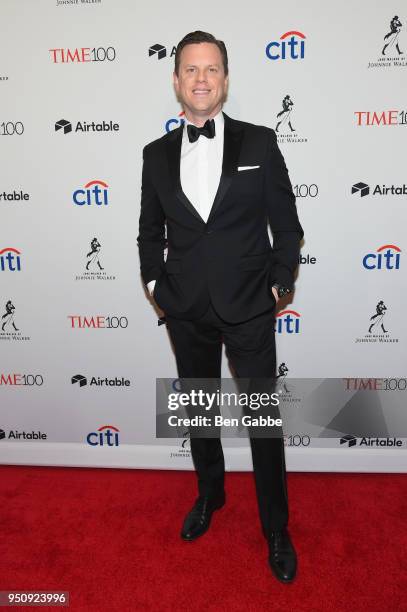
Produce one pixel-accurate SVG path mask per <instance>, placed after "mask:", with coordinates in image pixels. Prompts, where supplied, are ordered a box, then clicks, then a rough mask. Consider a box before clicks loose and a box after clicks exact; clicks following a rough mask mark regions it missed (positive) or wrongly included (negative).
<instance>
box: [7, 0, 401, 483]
mask: <svg viewBox="0 0 407 612" xmlns="http://www.w3.org/2000/svg"><path fill="white" fill-rule="evenodd" d="M402 8H403V5H402V4H400V3H390V4H387V5H385V4H383V3H382V2H378V1H376V0H375V1H374V2H373V1H372V0H362V1H361V2H359V3H356V4H355V3H350V2H332V3H329V4H327V3H326V2H323V1H322V0H312V1H308V2H299V1H298V0H297V1H295V2H290V3H285V4H284V3H281V2H275V3H269V2H266V1H265V0H262V1H260V0H254V1H253V2H250V3H247V2H243V1H241V0H239V1H234V2H230V1H229V2H224V3H219V2H215V1H214V0H207V2H206V3H205V5H202V6H201V7H200V6H198V5H196V4H193V3H190V2H188V3H187V2H182V1H179V2H178V3H176V5H174V4H173V3H168V2H165V1H164V0H156V1H155V2H154V3H149V4H146V5H142V4H141V3H136V2H132V1H131V0H101V1H100V2H96V1H94V2H91V1H88V2H81V1H80V0H78V2H69V1H66V2H61V1H56V0H50V1H47V0H38V1H37V2H31V1H29V0H2V2H1V5H0V18H1V22H2V25H3V31H2V36H1V39H0V57H1V62H0V91H1V106H0V161H1V170H0V218H1V225H0V310H1V314H0V317H1V324H0V351H1V360H0V405H1V412H0V430H1V432H0V461H1V462H2V463H27V464H54V465H88V466H89V465H91V466H92V465H94V466H122V467H151V468H168V469H180V468H181V469H191V468H192V463H191V458H190V453H189V450H188V440H186V439H184V440H179V441H175V443H174V441H170V440H157V439H156V438H155V379H156V377H172V376H175V375H176V370H175V360H174V356H173V354H172V351H171V348H170V344H169V341H168V336H167V332H166V328H165V326H158V325H157V316H156V313H155V312H154V309H153V307H152V305H151V304H150V303H149V301H148V299H147V298H146V296H145V293H144V289H143V286H142V283H141V279H140V275H139V258H138V249H137V243H136V237H137V234H138V216H139V203H140V179H141V161H142V147H143V146H144V145H145V144H146V143H147V142H149V141H151V140H153V139H155V138H157V137H159V136H161V135H162V134H164V133H165V130H166V129H172V128H174V127H176V126H177V125H178V123H179V121H180V120H181V118H180V116H179V115H180V111H181V109H180V108H179V105H178V103H177V102H176V99H175V95H174V93H173V90H172V70H173V63H174V58H173V55H172V54H173V47H174V45H176V44H177V42H178V41H179V40H180V39H181V38H182V37H183V36H184V35H185V34H186V33H187V32H190V31H192V30H195V29H202V30H205V31H209V32H211V33H213V34H214V35H215V36H217V37H218V38H221V39H222V40H224V41H225V43H226V46H227V49H228V53H229V62H230V91H229V98H228V101H227V103H226V105H225V111H226V112H227V113H228V114H229V115H230V116H231V117H234V118H237V119H242V120H245V121H250V122H253V123H257V124H262V125H267V126H269V127H272V128H274V129H275V128H276V125H277V113H279V112H280V111H281V110H282V109H283V106H282V103H283V99H284V98H285V97H286V96H287V95H288V96H290V99H291V101H292V102H293V104H294V105H293V106H292V107H291V109H292V110H291V114H290V117H289V118H288V119H289V120H290V121H291V126H292V127H293V128H294V129H295V132H291V130H290V127H289V124H288V121H287V120H286V121H284V122H283V124H282V125H281V126H280V133H279V141H280V147H281V150H282V152H283V155H284V157H285V160H286V163H287V166H288V168H289V172H290V177H291V181H292V184H293V186H294V190H295V193H296V195H297V206H298V211H299V217H300V220H301V223H302V225H303V228H304V231H305V243H304V246H303V248H302V258H303V263H301V265H300V266H299V276H298V281H297V289H296V293H295V297H294V301H293V303H292V304H290V306H289V308H290V310H293V311H295V313H297V314H294V315H292V316H293V317H294V318H295V319H297V320H298V321H299V323H298V333H288V328H287V324H286V319H285V317H286V316H287V315H286V314H285V313H283V314H280V317H279V318H280V319H281V321H282V323H281V333H278V334H277V348H278V363H282V362H284V363H285V364H287V367H288V369H289V376H294V377H318V378H322V377H403V376H404V375H405V358H406V351H405V325H404V324H403V323H404V321H403V315H404V312H405V298H406V276H405V274H404V272H403V269H404V262H403V257H404V254H403V250H404V242H405V226H406V221H407V211H406V203H407V196H406V193H394V192H395V191H401V192H403V185H404V183H403V181H404V179H405V143H406V138H405V134H406V123H407V117H406V116H405V114H404V113H405V112H406V111H407V106H406V97H405V92H406V79H405V74H406V60H405V53H407V36H406V29H407V26H406V19H407V13H404V14H401V13H400V11H401V9H402ZM395 16H398V20H399V23H400V24H401V25H398V24H397V23H396V22H393V23H395V26H394V27H393V29H395V31H394V32H393V33H391V28H390V21H391V20H392V19H393V17H395ZM290 32H291V34H290ZM292 32H293V33H292ZM287 33H288V35H287V36H285V37H284V35H285V34H287ZM387 33H390V36H389V37H388V38H387V39H386V40H387V42H388V43H389V45H388V47H387V48H386V49H385V50H384V51H385V55H383V54H382V51H383V46H384V44H385V42H384V36H385V35H386V34H387ZM290 40H292V41H293V42H292V43H290V44H291V46H290V45H289V44H288V41H290ZM301 41H302V43H303V50H304V52H303V54H302V55H303V57H301V54H300V53H298V50H299V49H300V43H301ZM294 42H296V43H297V42H298V44H297V45H296V46H293V44H294ZM270 43H278V44H274V45H271V46H270ZM283 43H285V59H283V58H282V57H281V55H282V51H283V47H282V45H283ZM151 47H153V49H151V51H150V53H151V55H150V54H149V50H150V48H151ZM267 50H269V52H268V53H267ZM292 51H294V53H293V54H292ZM399 51H403V52H404V54H400V55H399ZM270 55H273V56H278V57H275V59H271V58H270ZM292 55H294V57H292ZM284 118H285V119H286V118H287V116H286V115H285V116H284ZM92 122H94V124H99V127H98V125H94V126H93V127H92V125H91V124H92ZM103 124H104V125H103ZM86 125H88V126H89V125H90V128H89V129H88V130H86ZM100 125H101V126H102V127H100ZM106 127H108V128H109V129H106ZM65 132H66V133H65ZM94 181H97V183H94ZM89 183H91V184H90V185H89ZM358 183H364V185H365V186H364V187H363V186H361V185H358ZM353 185H356V187H355V188H354V189H353V191H354V193H352V186H353ZM377 185H379V186H380V190H379V191H381V193H380V192H378V190H377V188H376V186H377ZM95 186H96V190H95ZM367 186H368V187H367ZM392 186H394V187H397V188H400V189H393V193H391V192H390V188H391V187H392ZM383 187H385V188H388V189H387V191H388V192H389V193H387V194H385V193H383V191H386V189H383ZM367 191H369V193H367V194H366V195H361V194H365V193H366V192H367ZM405 191H406V187H405V186H404V192H405ZM94 239H96V242H94V245H96V246H94V247H93V248H92V246H91V243H92V241H93V240H94ZM98 245H99V246H98ZM389 245H390V246H389ZM381 247H384V248H383V249H381ZM386 253H387V255H386ZM369 254H371V256H370V257H368V258H367V259H366V260H365V261H366V263H367V265H368V266H370V269H368V268H367V267H366V266H365V265H364V264H363V262H364V258H365V256H366V255H369ZM379 254H382V257H381V258H379ZM383 254H384V255H383ZM396 255H397V257H396ZM310 259H311V262H312V263H305V261H308V262H309V260H310ZM87 264H89V265H88V270H87V269H86V266H87ZM102 268H103V269H102ZM381 300H383V301H384V304H385V306H386V308H387V310H386V311H385V316H384V317H383V319H382V322H383V326H384V328H385V329H386V333H384V332H383V331H382V329H380V328H379V326H376V327H375V328H374V329H373V330H372V331H371V333H368V330H369V326H370V324H371V321H370V317H371V316H372V315H373V314H375V312H376V307H377V305H378V304H379V302H380V301H381ZM85 318H86V320H85ZM360 340H362V341H360ZM224 374H225V376H229V375H230V374H229V370H228V368H227V364H226V362H225V363H224ZM73 377H76V378H74V379H73ZM93 378H94V379H105V378H108V379H109V380H113V381H114V382H116V383H117V381H116V379H117V380H120V381H121V382H122V384H121V385H119V384H115V385H108V386H107V385H106V384H103V385H95V384H91V382H92V379H93ZM72 379H73V381H72ZM85 382H86V383H87V384H83V383H85ZM106 426H108V427H106ZM99 430H100V431H99ZM32 432H35V433H34V434H33V433H32ZM38 432H40V433H38ZM106 432H107V433H106ZM299 433H301V432H299ZM89 434H91V435H90V436H89ZM100 441H103V444H100ZM109 441H110V444H109ZM290 444H291V443H290V442H289V444H288V446H287V466H288V469H289V470H317V471H323V470H328V471H329V470H333V471H334V470H355V471H382V470H383V471H403V470H404V469H405V465H406V456H407V454H406V448H407V447H406V442H405V440H404V441H403V444H402V447H401V448H396V449H395V448H387V447H386V448H380V447H377V448H362V447H359V445H356V446H353V447H351V448H347V447H346V445H340V444H339V442H338V440H331V441H327V442H326V443H325V445H324V447H321V445H319V444H318V443H317V442H316V441H311V443H310V444H307V445H306V446H304V445H303V444H302V443H301V441H300V442H298V441H296V442H295V445H290ZM293 444H294V443H293ZM296 444H298V446H297V445H296ZM224 446H225V448H226V462H227V468H228V469H232V470H234V469H239V470H240V469H243V470H246V469H251V460H250V455H249V449H248V448H249V447H248V444H247V441H246V440H235V441H233V440H225V442H224Z"/></svg>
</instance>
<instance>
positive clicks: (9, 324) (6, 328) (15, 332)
mask: <svg viewBox="0 0 407 612" xmlns="http://www.w3.org/2000/svg"><path fill="white" fill-rule="evenodd" d="M15 310H16V307H15V306H14V304H13V302H12V301H11V300H8V301H7V302H6V303H5V304H4V305H3V306H2V307H1V310H0V313H1V315H0V340H25V341H26V340H31V338H30V337H29V336H24V335H23V333H22V332H21V330H20V328H19V327H18V326H17V322H16V316H15Z"/></svg>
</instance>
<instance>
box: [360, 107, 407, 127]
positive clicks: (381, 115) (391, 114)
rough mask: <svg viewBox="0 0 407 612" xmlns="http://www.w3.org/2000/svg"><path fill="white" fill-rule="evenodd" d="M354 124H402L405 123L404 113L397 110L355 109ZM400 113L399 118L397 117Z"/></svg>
mask: <svg viewBox="0 0 407 612" xmlns="http://www.w3.org/2000/svg"><path fill="white" fill-rule="evenodd" d="M354 115H355V117H356V125H358V126H361V125H364V126H372V125H376V126H380V125H404V124H405V123H406V119H407V116H406V113H405V112H404V111H401V112H400V111H398V110H386V111H381V112H376V111H356V112H355V113H354ZM399 115H400V118H399Z"/></svg>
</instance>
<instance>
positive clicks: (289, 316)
mask: <svg viewBox="0 0 407 612" xmlns="http://www.w3.org/2000/svg"><path fill="white" fill-rule="evenodd" d="M300 317H301V315H300V313H299V312H296V311H295V310H282V311H281V312H279V313H278V315H277V317H276V329H275V331H276V332H277V334H282V333H286V334H299V333H300Z"/></svg>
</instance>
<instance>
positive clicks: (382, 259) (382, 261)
mask: <svg viewBox="0 0 407 612" xmlns="http://www.w3.org/2000/svg"><path fill="white" fill-rule="evenodd" d="M400 254H401V249H399V247H398V246H396V245H394V244H384V245H383V246H381V247H379V248H378V249H377V250H376V253H368V254H367V255H365V256H364V257H363V260H362V263H363V267H364V268H366V270H399V269H400Z"/></svg>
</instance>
